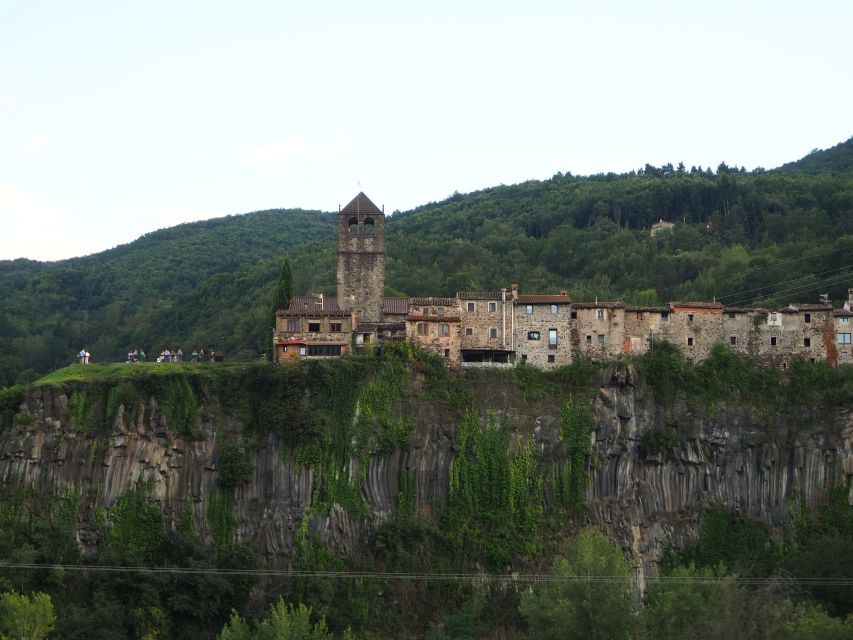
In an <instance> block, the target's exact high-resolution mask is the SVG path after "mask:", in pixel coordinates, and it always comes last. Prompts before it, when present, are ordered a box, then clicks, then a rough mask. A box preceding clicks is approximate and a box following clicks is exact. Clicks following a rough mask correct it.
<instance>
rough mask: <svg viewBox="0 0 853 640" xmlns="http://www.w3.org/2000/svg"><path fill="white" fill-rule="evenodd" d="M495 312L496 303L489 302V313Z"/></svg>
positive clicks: (496, 308)
mask: <svg viewBox="0 0 853 640" xmlns="http://www.w3.org/2000/svg"><path fill="white" fill-rule="evenodd" d="M497 310H498V303H497V302H490V303H489V313H494V312H495V311H497Z"/></svg>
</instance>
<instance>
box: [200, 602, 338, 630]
mask: <svg viewBox="0 0 853 640" xmlns="http://www.w3.org/2000/svg"><path fill="white" fill-rule="evenodd" d="M350 636H351V634H350V632H349V630H347V633H345V634H344V638H349V637H350ZM216 637H217V640H332V638H333V636H332V634H331V633H329V631H328V629H327V628H326V621H325V620H324V619H322V618H321V619H320V621H319V622H317V623H316V624H314V623H312V622H311V608H310V607H306V606H305V605H304V604H299V605H296V606H293V605H292V604H287V603H286V602H285V601H284V600H283V599H282V598H279V599H278V602H276V603H275V604H274V605H273V606H272V608H271V610H270V615H269V617H267V618H264V619H263V620H261V622H260V623H259V624H258V626H257V629H256V630H255V632H254V633H252V632H251V630H250V629H249V625H248V624H246V622H245V621H244V620H243V619H242V618H241V617H240V616H239V615H238V614H237V613H236V612H232V613H231V619H230V620H229V621H228V622H227V623H226V624H225V626H224V627H223V628H222V631H221V632H220V633H219V635H218V636H216Z"/></svg>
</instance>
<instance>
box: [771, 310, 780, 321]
mask: <svg viewBox="0 0 853 640" xmlns="http://www.w3.org/2000/svg"><path fill="white" fill-rule="evenodd" d="M778 321H779V314H778V313H775V312H774V313H771V314H770V322H778Z"/></svg>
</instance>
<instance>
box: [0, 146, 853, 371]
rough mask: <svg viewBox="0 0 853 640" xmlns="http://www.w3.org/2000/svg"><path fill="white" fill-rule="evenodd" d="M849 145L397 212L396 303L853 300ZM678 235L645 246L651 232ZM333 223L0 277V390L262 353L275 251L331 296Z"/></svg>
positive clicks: (255, 230) (258, 231) (277, 216)
mask: <svg viewBox="0 0 853 640" xmlns="http://www.w3.org/2000/svg"><path fill="white" fill-rule="evenodd" d="M851 150H853V141H850V140H849V141H847V142H846V143H843V144H841V145H838V146H836V147H833V148H832V149H830V150H827V151H820V152H815V153H812V154H810V155H809V156H807V157H806V158H804V159H803V160H801V161H799V162H797V163H791V164H789V165H785V166H784V167H782V168H780V169H779V170H774V171H764V170H756V171H752V172H747V171H744V170H743V169H737V168H731V167H727V166H726V165H720V166H719V167H718V168H717V169H716V170H714V171H712V170H711V169H703V168H701V167H699V168H696V167H691V168H689V169H688V168H686V167H685V166H684V165H682V164H679V165H678V166H677V167H673V166H672V165H665V166H663V167H653V166H650V165H646V167H644V168H643V169H642V170H639V171H635V172H631V173H628V174H620V175H616V174H606V175H595V176H587V177H581V176H572V175H562V174H557V175H555V176H553V177H552V178H551V179H550V180H543V181H531V182H526V183H523V184H519V185H512V186H500V187H495V188H492V189H486V190H483V191H479V192H475V193H471V194H466V195H461V194H454V195H453V196H452V197H450V198H448V199H447V200H445V201H442V202H437V203H430V204H427V205H424V206H422V207H418V208H416V209H414V210H412V211H406V212H395V214H394V215H393V216H392V217H391V218H390V220H389V222H388V227H387V230H388V234H387V241H386V250H387V254H388V257H387V268H386V274H387V275H386V285H387V290H388V293H389V294H409V295H429V294H433V295H448V294H453V293H455V292H456V291H458V290H472V289H496V288H500V287H503V286H508V284H509V283H510V282H518V283H519V284H520V286H521V289H522V290H523V291H527V292H550V291H558V290H560V289H568V290H569V293H570V295H571V296H572V297H573V299H575V300H582V299H592V298H593V297H596V296H597V297H598V298H607V299H617V298H618V299H621V300H623V301H626V302H634V303H642V304H653V303H657V302H664V301H667V300H671V299H702V300H707V299H711V298H714V297H716V298H717V299H718V300H721V301H722V302H724V303H727V304H766V305H771V306H773V305H782V304H785V303H787V302H789V301H791V300H801V301H814V300H816V298H817V296H818V295H819V294H820V293H828V294H830V297H831V298H833V299H834V300H837V301H840V300H842V299H843V298H844V297H846V290H847V287H848V286H851V285H852V284H853V275H851V269H850V266H851V260H850V255H851V252H853V233H851V230H850V220H851V214H853V176H851V173H850V171H849V168H850V163H849V157H850V154H851ZM660 219H663V220H668V221H671V222H675V223H676V227H675V229H674V230H673V231H672V232H669V233H662V234H659V235H657V236H656V237H654V238H652V237H651V236H650V234H649V229H650V227H651V225H652V224H653V223H654V222H656V221H658V220H660ZM333 236H334V214H331V213H321V212H307V211H300V210H275V211H265V212H258V213H252V214H246V215H242V216H231V217H228V218H222V219H218V220H210V221H206V222H199V223H193V224H185V225H180V226H178V227H174V228H172V229H166V230H162V231H157V232H154V233H151V234H148V235H146V236H143V237H142V238H140V239H139V240H137V241H135V242H133V243H130V244H128V245H124V246H121V247H117V248H115V249H112V250H110V251H106V252H103V253H100V254H96V255H92V256H87V257H84V258H76V259H73V260H65V261H61V262H55V263H38V262H31V261H25V260H16V261H14V262H8V261H7V262H0V299H2V301H3V303H2V306H0V386H2V385H9V384H12V383H14V382H16V381H27V380H29V379H32V378H33V377H34V376H35V375H36V374H37V373H43V372H46V371H48V370H50V369H53V368H55V367H57V366H62V365H64V364H67V363H68V362H69V361H70V360H71V358H72V357H73V354H74V353H75V352H76V351H78V350H79V349H80V348H82V347H85V348H87V349H88V350H89V351H90V352H92V354H93V358H94V359H95V361H98V360H100V361H103V360H115V359H120V358H121V357H122V355H123V354H124V353H126V352H127V350H128V349H130V348H134V347H141V348H143V349H145V350H146V351H147V352H149V353H154V352H159V351H160V350H161V349H163V348H166V347H168V348H176V347H182V348H184V349H185V350H188V349H189V350H191V349H192V348H199V347H205V348H210V347H213V348H216V349H217V350H219V351H224V352H226V353H228V354H231V355H236V354H242V355H246V356H248V355H250V354H255V353H259V352H262V351H263V350H264V349H265V346H266V339H267V336H268V334H269V329H270V328H269V327H268V326H267V325H268V324H269V309H268V305H269V300H270V298H271V295H272V287H273V284H274V281H275V279H276V274H277V272H278V269H279V268H280V264H281V258H282V255H283V253H284V251H287V252H288V253H289V255H290V257H291V262H292V265H293V271H294V279H295V288H296V292H297V293H304V292H307V291H308V290H315V291H322V292H326V293H334V291H335V273H334V270H335V248H334V241H333Z"/></svg>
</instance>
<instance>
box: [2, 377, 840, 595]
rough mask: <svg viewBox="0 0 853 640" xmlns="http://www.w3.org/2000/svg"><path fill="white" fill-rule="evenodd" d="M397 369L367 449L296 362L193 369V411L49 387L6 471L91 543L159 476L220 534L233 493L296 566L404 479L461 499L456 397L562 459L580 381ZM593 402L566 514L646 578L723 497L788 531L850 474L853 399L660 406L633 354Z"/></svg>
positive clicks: (596, 385) (26, 417) (360, 402)
mask: <svg viewBox="0 0 853 640" xmlns="http://www.w3.org/2000/svg"><path fill="white" fill-rule="evenodd" d="M327 368H328V367H327ZM400 375H401V376H402V380H401V382H400V383H399V386H397V387H395V388H392V390H391V391H392V392H393V393H392V396H393V397H391V398H390V399H389V402H390V404H389V409H388V412H389V415H394V416H397V418H399V420H398V422H397V423H396V424H398V426H399V425H403V427H404V428H402V429H398V432H399V433H398V434H397V435H396V436H395V437H394V438H385V439H384V440H382V434H381V433H380V431H381V430H382V429H383V428H385V429H389V428H390V427H389V426H388V425H387V424H386V425H384V426H383V425H382V424H379V422H376V421H374V422H373V423H366V424H368V425H369V426H371V429H372V430H371V431H370V433H369V434H368V436H369V439H371V442H373V443H374V445H375V443H377V442H380V443H381V446H372V447H361V448H359V447H358V446H357V443H358V441H359V437H360V436H359V435H358V433H357V431H358V429H359V428H362V427H359V426H358V425H359V424H362V425H363V424H365V422H364V421H363V420H361V421H360V417H362V416H363V415H364V412H365V411H367V409H368V408H369V407H368V405H369V404H370V403H369V399H366V398H365V396H364V394H363V393H362V395H359V394H358V393H355V394H353V393H352V391H351V389H350V390H345V392H346V393H348V394H349V396H348V397H352V398H353V401H354V408H353V413H352V416H351V417H347V414H346V412H345V411H344V412H342V413H341V414H340V415H343V416H344V417H345V420H344V423H343V424H342V425H341V426H340V427H339V429H338V431H337V432H335V433H333V434H332V435H331V437H329V436H328V434H326V436H324V435H323V430H324V429H326V430H329V429H332V430H333V431H334V427H333V426H332V425H331V423H330V422H329V420H316V421H313V422H311V421H308V422H306V415H305V414H306V413H307V414H310V413H311V412H312V411H318V410H323V409H325V407H324V406H322V405H325V404H326V403H328V402H330V398H331V399H332V400H331V401H334V393H332V392H330V391H329V389H328V388H327V387H328V384H327V383H328V381H326V383H323V382H317V383H316V384H318V385H325V387H326V388H324V389H323V394H320V393H319V391H320V389H319V388H314V387H313V386H312V385H314V384H315V383H313V382H311V381H308V382H306V379H305V376H299V377H298V378H297V377H295V374H294V375H292V376H290V377H288V378H287V379H286V380H284V381H283V382H282V383H281V385H282V386H280V387H274V388H272V387H271V388H269V389H268V391H265V390H264V388H260V389H259V387H258V385H257V382H256V381H255V382H251V383H250V382H247V381H246V380H244V379H235V380H234V381H231V382H228V383H227V384H225V385H221V384H220V386H219V387H217V388H216V389H214V388H211V387H209V386H206V384H205V383H204V382H203V381H202V382H198V381H196V382H194V383H193V384H192V385H190V391H191V393H192V398H191V400H192V402H190V403H189V404H188V405H187V406H188V407H189V408H188V409H187V411H188V414H187V413H185V415H184V416H183V417H182V418H181V417H178V413H177V412H176V410H175V406H176V400H175V399H174V397H171V398H170V397H168V396H164V395H163V394H162V393H161V394H159V395H160V397H158V393H157V392H156V390H154V391H152V390H151V389H152V387H151V386H150V385H149V386H148V387H146V386H145V385H136V387H135V388H134V389H133V390H132V391H133V393H129V392H128V391H127V389H128V388H129V387H133V385H134V382H133V381H132V380H131V381H130V382H127V381H125V382H124V383H123V384H124V385H125V387H124V393H123V396H124V397H122V394H121V393H115V392H112V393H110V391H109V389H105V388H104V387H103V385H101V386H100V387H97V385H95V384H94V383H92V384H91V385H90V386H88V387H87V383H84V382H78V383H75V384H74V385H70V386H69V385H63V384H57V385H42V386H36V387H33V388H31V389H30V390H28V391H27V392H26V394H25V395H24V396H23V397H22V402H21V403H20V406H19V407H17V408H16V409H15V411H14V412H13V413H14V415H13V416H12V419H11V420H7V422H6V425H5V428H4V429H3V431H2V433H0V482H2V483H3V485H4V486H5V487H6V489H7V490H11V489H15V488H29V489H33V490H34V491H35V493H36V494H37V495H40V496H62V495H64V496H67V495H69V492H71V494H73V495H75V496H78V497H79V500H78V502H77V503H76V507H75V508H76V525H75V526H76V537H77V540H78V543H79V545H80V546H81V548H83V549H84V550H90V551H91V550H94V549H95V548H96V547H97V545H98V544H99V543H100V538H101V536H102V535H103V528H104V526H105V524H104V522H103V520H104V516H103V514H104V513H106V514H109V509H110V507H111V506H112V505H114V504H115V503H116V501H117V500H118V499H119V498H120V497H121V496H122V495H124V494H126V493H127V492H129V491H131V490H134V489H137V488H140V487H142V488H144V491H145V492H146V494H147V496H148V499H149V500H152V501H155V502H156V503H158V504H159V505H160V507H161V509H162V512H163V514H164V516H165V520H166V522H167V523H169V522H172V523H174V522H176V521H177V520H178V519H179V518H180V517H181V514H190V516H191V518H192V519H193V520H194V523H195V528H196V530H197V532H198V535H199V536H200V537H201V538H202V539H204V540H207V541H212V540H213V536H214V534H215V532H214V531H213V529H212V525H211V523H210V520H211V519H210V506H211V504H210V503H211V500H212V499H213V496H214V495H220V496H221V495H223V493H224V494H227V497H228V499H229V500H228V504H229V505H231V506H230V507H229V508H231V509H232V510H233V513H232V521H233V529H232V530H231V531H230V533H229V535H231V536H233V538H234V540H236V541H237V542H248V541H250V542H252V543H254V545H255V547H256V548H257V549H258V550H259V552H260V553H261V554H262V555H263V556H264V557H265V559H266V560H267V561H269V562H270V563H271V564H273V565H279V566H286V565H287V563H288V562H289V560H290V559H291V558H292V555H293V554H294V549H295V540H296V538H297V536H298V535H300V530H301V529H302V530H303V534H304V529H305V528H306V527H307V530H308V532H310V533H312V534H316V535H317V536H319V538H320V539H321V540H323V541H325V543H326V544H327V545H329V547H331V548H334V549H336V550H337V551H339V552H341V553H343V554H345V555H346V554H358V553H360V550H361V549H363V548H364V546H365V544H367V541H369V540H370V538H371V536H372V535H373V534H374V532H375V531H376V529H377V527H378V526H380V525H381V524H382V523H383V522H385V521H389V520H393V519H394V518H395V517H397V515H398V510H399V509H400V508H401V507H400V504H401V500H400V497H401V496H400V492H401V491H402V490H403V489H401V487H404V486H405V485H406V483H405V482H403V479H404V478H401V475H404V476H405V478H411V479H413V481H414V482H413V487H410V488H409V490H410V491H411V492H412V494H411V500H412V501H413V504H412V505H409V508H411V510H412V512H413V514H414V517H416V518H417V517H421V518H430V517H432V516H433V515H434V513H435V512H436V510H437V509H440V507H441V505H443V504H446V503H447V501H448V497H449V492H450V485H451V475H452V469H453V467H454V462H455V460H456V458H457V456H458V455H459V437H458V436H459V431H458V430H459V421H460V415H461V414H462V413H464V412H465V411H467V410H468V409H467V408H466V407H464V406H460V400H459V397H457V395H458V394H462V395H464V398H465V400H464V402H465V403H468V404H469V405H471V406H473V407H474V408H476V411H477V414H478V415H479V416H481V418H480V420H481V422H483V421H485V420H486V419H489V420H493V422H494V423H497V424H498V425H502V428H505V429H508V430H509V431H510V434H511V435H510V438H509V442H511V443H518V442H520V441H521V440H522V439H528V440H529V441H530V442H531V443H532V451H533V457H534V460H535V464H536V466H537V468H539V469H545V470H548V469H553V468H556V467H558V466H559V464H561V460H562V458H563V457H564V456H563V453H561V452H562V449H563V444H562V443H561V436H560V412H561V408H562V407H563V406H564V404H565V401H566V394H567V393H571V392H572V387H571V385H560V384H557V385H554V386H552V387H546V388H544V389H541V390H539V391H538V392H534V391H531V390H530V389H529V388H526V387H525V386H524V385H523V384H521V385H520V384H519V383H518V381H517V380H516V379H515V378H513V376H512V375H510V374H507V373H506V372H479V371H478V372H459V373H455V372H454V373H452V374H446V375H452V376H453V378H454V379H453V381H452V382H453V387H452V389H451V393H427V392H426V391H428V389H427V387H429V381H428V380H426V377H427V376H426V374H424V373H423V372H418V371H416V370H409V371H407V372H406V373H404V374H400ZM296 380H299V383H298V384H296V386H297V389H296V390H295V392H293V393H291V392H290V391H288V389H290V388H291V387H292V386H293V385H292V384H291V383H293V382H294V381H296ZM241 384H254V385H255V387H254V388H253V389H252V390H251V392H252V394H254V395H253V396H252V397H253V398H254V400H252V401H245V402H242V403H233V402H232V403H229V402H226V398H224V397H223V395H222V394H224V393H227V391H225V389H228V388H229V387H232V392H233V393H238V392H239V389H237V387H239V385H241ZM358 384H362V383H361V382H358V383H357V384H356V386H358ZM96 387H97V388H96ZM261 387H263V385H261ZM363 388H364V387H362V389H363ZM98 389H100V390H98ZM87 392H88V400H87V402H89V403H90V404H91V405H92V406H95V405H96V404H97V403H94V402H93V401H92V398H94V397H95V396H97V395H98V393H100V394H101V395H100V396H99V397H100V398H101V400H100V401H99V402H100V403H101V405H100V406H101V407H102V409H101V414H100V418H98V417H97V414H98V410H97V407H96V408H95V410H94V411H93V410H92V409H91V407H90V408H89V409H88V410H83V408H82V407H83V402H84V401H83V400H82V398H83V397H84V396H85V395H86V393H87ZM267 392H269V393H270V394H273V393H275V394H276V395H275V396H272V395H270V396H269V398H268V400H269V402H270V403H275V406H276V407H277V409H276V411H265V407H266V404H265V403H266V402H267V400H265V396H264V394H266V393H267ZM342 393H344V391H342ZM575 393H579V392H578V391H577V390H575ZM583 401H584V402H589V403H590V404H591V406H592V412H593V414H594V421H595V426H594V430H593V431H592V432H591V433H590V435H589V437H590V447H589V450H588V454H587V456H586V467H587V468H586V472H587V474H588V475H587V478H588V484H587V485H586V493H587V501H586V507H585V509H583V510H582V511H581V512H580V513H578V514H576V515H573V516H569V515H566V518H565V526H566V527H567V529H568V528H571V527H574V528H575V529H576V528H577V527H579V526H582V525H584V524H588V523H591V524H594V525H597V526H598V527H600V528H601V529H603V530H604V531H606V532H607V533H608V534H609V535H611V536H612V537H613V538H614V539H616V540H618V541H619V543H620V544H621V545H622V547H623V549H624V550H625V553H626V557H628V558H629V559H630V560H631V561H632V563H633V564H634V566H635V567H636V571H637V573H638V577H639V578H640V579H642V578H643V577H644V576H647V575H653V574H654V573H655V572H656V571H657V563H658V561H659V559H660V556H661V553H662V550H663V549H664V548H666V546H668V545H672V546H674V547H675V548H679V547H683V546H684V545H687V544H689V543H690V542H691V541H692V540H695V538H696V535H697V532H698V527H699V522H700V518H701V514H702V513H703V510H705V509H706V508H707V507H709V506H710V505H721V506H723V507H725V508H728V509H731V510H734V511H736V512H738V513H740V514H741V515H743V516H746V517H749V518H753V519H757V520H760V521H763V522H764V523H766V524H767V525H768V526H769V527H771V528H773V529H775V530H776V531H781V529H782V527H784V525H785V523H786V518H787V517H788V513H789V508H790V505H791V504H792V503H793V502H794V501H802V500H805V501H807V502H812V501H814V500H816V499H817V498H818V497H819V496H820V494H821V491H822V490H823V489H824V487H825V486H826V485H827V483H838V482H842V481H845V480H847V479H849V478H850V476H851V475H853V412H852V411H851V408H850V407H814V408H809V407H805V406H797V405H792V406H793V407H794V408H792V409H791V410H788V411H767V410H763V409H762V407H761V406H760V404H756V403H754V402H746V401H741V400H738V399H735V398H730V399H725V400H721V401H719V402H716V403H714V404H713V405H712V406H708V405H696V404H693V403H691V402H689V401H688V400H686V399H685V398H683V397H682V398H680V399H677V400H676V401H675V402H674V403H672V404H670V405H669V406H662V405H660V404H658V403H656V402H655V399H654V396H653V394H652V393H650V392H649V389H648V388H647V385H646V384H645V382H644V381H643V380H642V379H641V378H640V377H639V376H638V374H637V373H636V371H635V369H634V368H633V367H632V366H618V367H617V366H612V367H609V368H605V369H601V370H599V371H598V372H596V373H595V374H594V379H593V380H592V382H591V384H587V385H586V386H585V387H584V390H583ZM374 405H375V402H374ZM104 406H106V407H107V409H106V410H104V409H103V407H104ZM372 411H373V413H376V411H375V408H374V409H372ZM247 416H248V417H247ZM401 416H402V418H401ZM484 416H488V418H486V417H484ZM99 420H100V424H98V422H99ZM178 420H182V423H181V424H182V425H183V426H182V428H181V429H177V428H176V426H175V423H176V421H178ZM249 424H252V425H254V426H253V427H252V428H251V429H250V428H249V427H248V426H247V425H249ZM306 425H308V426H306ZM187 427H189V430H188V429H187ZM293 433H298V438H296V437H294V436H293ZM283 434H284V435H283ZM288 434H290V435H288ZM649 434H662V435H660V437H658V438H655V437H652V436H650V435H649ZM312 438H316V439H317V442H312ZM229 443H231V444H229ZM233 443H238V444H236V445H235V444H233ZM336 443H337V444H336ZM341 443H343V444H341ZM336 446H337V447H338V450H339V451H343V452H345V454H346V455H345V457H344V458H343V459H340V460H338V464H337V467H334V465H332V466H329V465H327V466H326V467H323V466H322V465H319V464H317V462H316V460H318V459H321V458H322V456H323V455H324V453H323V447H326V448H328V447H336ZM235 450H238V454H237V455H238V458H239V460H240V461H241V464H242V465H243V466H242V467H241V469H242V471H239V472H238V473H237V474H236V475H235V474H234V473H233V472H232V471H230V470H228V471H226V469H225V466H226V465H227V464H230V463H229V460H228V456H229V455H232V454H233V453H234V451H235ZM311 451H314V454H315V455H314V456H313V458H312V456H311V455H309V454H310V452H311ZM306 452H308V453H306ZM225 473H229V474H230V476H229V478H230V480H229V481H228V482H223V474H225ZM335 473H338V474H343V475H345V476H346V477H344V478H343V482H344V483H349V484H350V485H353V486H354V490H355V494H356V497H357V498H358V499H359V500H361V504H362V505H363V508H362V509H361V510H360V511H359V510H353V509H350V508H346V505H344V504H339V503H338V502H337V501H335V500H334V499H329V498H328V497H327V499H326V503H325V506H324V508H319V506H318V504H319V502H320V501H321V496H322V495H323V491H321V489H322V486H323V485H324V484H328V483H330V482H332V479H331V478H330V474H335ZM338 480H340V478H338ZM325 495H326V496H328V495H329V494H328V492H326V494H325ZM541 500H542V502H543V503H544V509H545V511H546V512H547V511H548V510H554V509H557V506H556V505H555V497H554V495H553V492H552V491H549V488H548V486H547V482H546V485H545V487H544V490H543V492H542V498H541ZM99 513H100V514H101V515H100V516H99ZM107 520H108V516H107ZM107 524H108V523H107ZM558 526H559V525H558Z"/></svg>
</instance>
